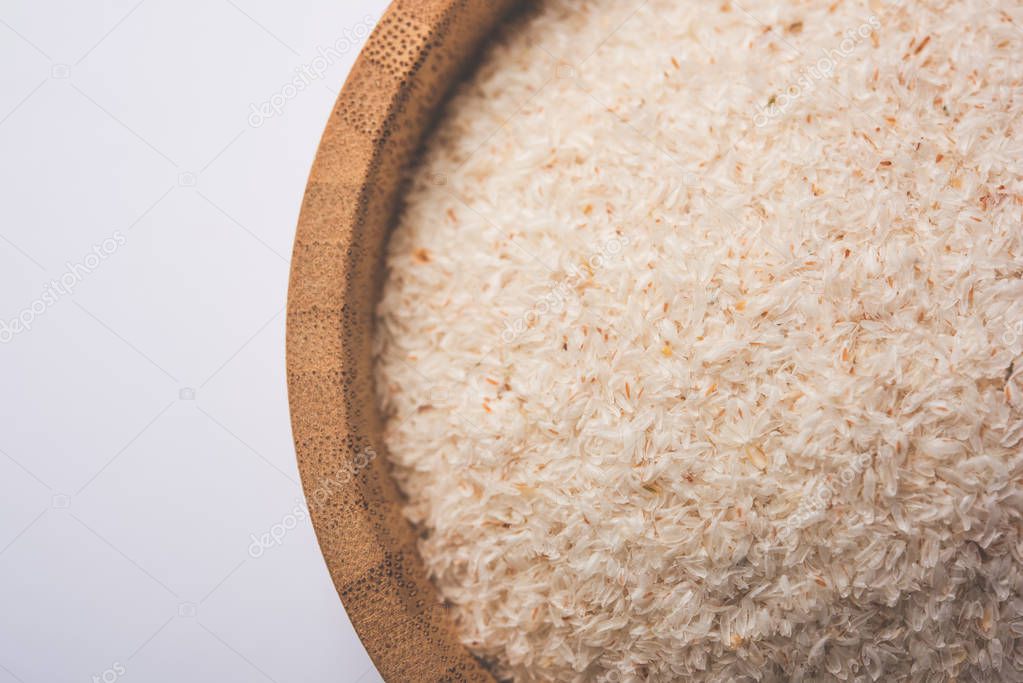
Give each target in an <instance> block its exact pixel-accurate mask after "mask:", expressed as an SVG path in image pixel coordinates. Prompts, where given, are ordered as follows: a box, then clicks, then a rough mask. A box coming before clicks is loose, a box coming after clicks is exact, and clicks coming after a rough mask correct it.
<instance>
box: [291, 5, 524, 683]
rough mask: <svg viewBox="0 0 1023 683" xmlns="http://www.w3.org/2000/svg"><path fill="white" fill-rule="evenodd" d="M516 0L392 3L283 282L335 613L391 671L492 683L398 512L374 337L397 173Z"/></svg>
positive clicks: (389, 674)
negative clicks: (377, 389)
mask: <svg viewBox="0 0 1023 683" xmlns="http://www.w3.org/2000/svg"><path fill="white" fill-rule="evenodd" d="M513 4H516V0H490V1H487V0H397V1H396V2H394V3H393V4H392V5H391V7H390V8H389V9H388V10H387V12H386V13H385V15H384V16H383V18H382V19H381V20H380V23H379V24H378V25H377V27H376V29H375V30H374V31H373V33H372V35H371V36H370V38H369V39H368V41H367V43H366V45H365V47H364V48H363V50H362V53H361V55H360V56H359V58H358V60H357V61H356V63H355V66H354V67H353V69H352V72H351V75H350V76H349V77H348V81H347V82H346V83H345V86H344V89H343V90H342V92H341V94H340V96H339V97H338V100H337V103H336V104H335V107H334V110H333V113H332V115H331V117H330V121H329V122H328V124H327V127H326V130H325V131H324V133H323V138H322V140H321V142H320V147H319V150H318V152H317V155H316V160H315V162H314V164H313V168H312V171H311V173H310V176H309V182H308V185H307V188H306V194H305V199H304V201H303V203H302V212H301V215H300V218H299V224H298V232H297V236H296V239H295V248H294V254H293V258H292V266H291V280H290V285H289V292H288V331H287V353H288V359H287V369H288V391H289V400H290V404H291V420H292V429H293V433H294V439H295V447H296V452H297V455H298V463H299V470H300V471H301V474H302V484H303V488H304V489H305V494H306V498H307V501H308V503H309V508H310V512H311V517H312V521H313V525H314V527H315V528H316V534H317V537H318V539H319V543H320V548H321V550H322V552H323V556H324V558H325V559H326V562H327V567H328V569H329V571H330V574H331V577H332V578H333V581H334V585H335V586H336V588H337V591H338V593H339V595H340V596H341V600H342V602H343V603H344V606H345V609H346V610H347V612H348V615H349V617H350V618H351V620H352V623H353V624H354V626H355V629H356V631H357V632H358V633H359V637H360V638H361V639H362V642H363V644H364V645H365V646H366V649H367V650H368V652H369V654H370V656H371V657H372V659H373V662H374V663H375V664H376V665H377V668H378V669H379V670H380V672H381V673H382V674H383V676H384V678H385V679H386V680H388V681H395V682H402V683H404V682H406V681H408V682H413V683H418V682H420V681H493V680H494V679H493V677H492V676H491V675H490V673H489V672H488V671H487V670H486V669H485V668H484V667H483V666H482V665H481V664H480V663H479V662H478V661H477V660H476V659H475V658H474V657H473V656H472V655H471V654H470V653H469V652H468V651H467V650H466V649H465V648H463V647H462V646H461V645H460V644H459V642H458V640H457V637H456V635H455V630H454V626H453V624H452V622H451V620H450V618H449V615H448V613H447V611H446V610H445V608H444V607H443V606H442V605H441V603H440V601H439V598H438V594H437V592H436V589H435V588H434V586H433V584H432V583H431V582H430V581H429V579H428V577H427V575H426V571H425V569H424V567H423V564H422V561H421V559H420V557H419V555H418V552H417V550H416V535H415V531H414V530H413V529H412V527H411V526H410V525H409V524H408V522H407V521H406V520H405V519H404V517H403V516H402V514H401V494H400V493H399V491H398V489H397V488H396V486H395V484H394V482H393V481H392V479H391V477H390V473H389V466H388V463H387V457H386V449H385V447H384V443H383V439H382V426H383V423H382V420H381V417H380V415H379V414H378V412H377V408H376V406H377V405H378V404H377V401H376V397H375V395H374V386H373V374H372V357H371V335H372V325H373V311H374V308H375V306H376V302H377V298H378V294H379V291H380V287H381V281H382V270H383V268H382V265H383V264H382V252H383V247H384V244H385V241H386V239H387V236H388V232H389V230H390V228H391V226H392V223H393V219H394V211H395V208H396V205H397V199H398V193H399V191H400V187H401V180H402V177H403V173H404V171H405V169H406V167H407V166H408V164H409V163H410V162H411V161H412V159H413V157H414V155H415V153H416V151H417V150H418V149H419V147H420V145H421V143H422V138H423V136H424V134H425V133H426V131H427V130H428V128H429V126H430V124H431V123H432V119H433V117H434V116H435V114H436V113H437V110H438V108H439V106H440V104H441V103H442V101H443V99H444V97H445V95H446V94H447V93H448V91H449V90H450V89H451V87H452V86H453V85H454V84H455V82H456V81H457V79H458V78H459V77H460V76H461V75H462V74H463V73H464V72H465V70H466V69H467V68H468V67H469V66H470V65H471V62H472V61H473V59H474V57H475V55H476V53H477V52H478V50H479V47H480V45H481V43H482V42H483V41H484V40H485V39H486V37H487V36H488V35H490V33H491V32H492V30H493V29H494V27H495V25H496V24H497V22H499V21H500V20H501V18H502V17H503V16H504V15H505V14H506V13H507V11H508V10H509V9H510V8H511V7H512V5H513Z"/></svg>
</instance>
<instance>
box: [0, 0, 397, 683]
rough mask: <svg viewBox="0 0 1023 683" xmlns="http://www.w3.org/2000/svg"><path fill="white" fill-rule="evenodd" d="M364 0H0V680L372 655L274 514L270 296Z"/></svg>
mask: <svg viewBox="0 0 1023 683" xmlns="http://www.w3.org/2000/svg"><path fill="white" fill-rule="evenodd" d="M385 5H386V2H385V1H384V0H343V1H341V2H338V1H337V0H332V1H329V2H328V1H327V0H300V1H298V2H288V3H284V2H272V1H271V0H142V1H141V2H139V0H103V1H100V0H87V1H86V0H62V1H54V0H49V1H46V2H44V1H42V0H0V342H7V343H0V683H8V682H10V681H23V682H25V683H31V682H36V681H38V682H40V683H57V682H61V681H92V680H105V681H107V682H108V683H110V682H111V681H114V680H124V681H267V680H269V681H277V682H279V683H284V682H286V681H295V682H299V681H303V682H305V681H312V682H315V681H331V682H344V681H360V682H366V681H377V680H380V678H379V676H378V674H377V673H376V672H375V670H374V669H373V667H372V665H371V663H370V661H369V658H368V656H367V655H366V653H365V651H364V650H363V648H362V646H361V645H360V644H359V642H358V639H357V637H356V636H355V633H354V632H353V630H352V628H351V626H350V624H349V622H348V620H347V618H346V616H345V614H344V611H343V609H342V607H341V604H340V602H339V600H338V597H337V594H336V592H335V591H334V588H333V585H332V584H331V582H330V578H329V576H328V574H327V571H326V567H325V565H324V562H323V559H322V557H321V556H320V553H319V549H318V547H317V545H316V540H315V536H314V534H313V531H312V528H311V526H310V525H309V523H308V521H307V520H306V519H304V518H303V519H298V518H299V517H303V515H301V514H296V509H298V510H299V511H300V510H301V507H300V506H301V504H302V497H301V491H300V488H299V485H298V471H297V468H296V463H295V456H294V448H293V445H292V441H291V429H290V424H289V418H288V404H287V394H286V387H285V372H284V305H285V298H286V292H287V277H288V263H289V259H290V254H291V244H292V240H293V238H294V230H295V223H296V220H297V216H298V210H299V206H300V202H301V198H302V193H303V190H304V187H305V181H306V176H307V174H308V171H309V167H310V164H311V162H312V159H313V154H314V153H315V150H316V145H317V142H318V140H319V136H320V133H321V132H322V130H323V127H324V125H325V123H326V120H327V118H328V116H329V114H330V110H331V105H332V104H333V101H334V99H335V96H336V94H337V92H338V90H339V89H340V87H341V85H342V83H343V81H344V78H345V75H346V74H347V71H348V69H349V68H350V66H351V63H352V61H353V60H354V58H355V55H356V53H357V51H358V48H359V46H360V45H361V43H362V42H363V39H364V37H365V35H366V33H367V25H369V24H372V23H373V22H374V21H375V20H376V18H377V17H378V16H379V14H380V13H381V12H382V11H383V9H384V7H385ZM335 44H340V45H341V46H342V47H344V46H346V45H349V44H350V45H352V47H351V49H349V50H347V51H345V52H344V54H340V55H337V54H335V53H332V52H330V51H326V52H325V54H326V55H328V58H329V60H330V63H329V68H327V69H326V70H325V72H324V73H323V74H322V77H313V78H312V79H309V77H308V76H306V80H307V81H308V82H309V83H310V85H309V87H307V88H305V89H304V90H302V91H300V92H296V91H293V90H291V89H287V88H285V85H286V84H288V83H289V82H291V81H292V80H293V79H294V78H296V75H297V73H296V69H300V68H302V67H303V66H309V67H311V68H314V69H315V68H320V69H322V67H323V61H322V59H321V60H316V58H317V55H318V48H320V47H323V48H327V47H328V46H332V45H335ZM321 54H323V53H321ZM314 62H315V63H314ZM306 73H307V74H308V73H312V72H309V71H307V72H306ZM275 95H277V98H276V102H277V104H278V105H280V106H279V107H278V108H279V113H277V112H275V113H273V114H272V115H271V116H269V117H257V116H253V115H252V109H251V105H253V104H257V105H258V104H259V103H262V102H265V101H268V100H270V99H271V97H273V96H275ZM285 96H286V97H285ZM282 98H284V99H286V101H285V102H283V103H282V102H281V100H282ZM260 118H264V119H265V120H260ZM254 124H260V125H254ZM104 240H107V242H106V247H104ZM117 242H123V244H118V243H117ZM94 248H98V249H99V250H100V254H101V255H102V258H99V256H98V255H94V256H87V255H90V254H93V253H94V251H93V250H94ZM107 251H110V252H111V253H106V252H107ZM97 261H98V263H97ZM90 264H91V266H93V267H90ZM62 277H64V278H65V280H67V281H68V282H70V283H72V284H71V285H70V289H72V290H73V291H64V292H58V293H57V294H54V292H55V291H56V290H54V289H52V285H48V283H50V282H51V281H52V280H57V281H60V280H61V278H62ZM48 287H50V288H51V289H48ZM19 317H20V318H21V319H22V320H23V321H25V322H26V323H27V324H26V325H25V327H30V329H22V328H21V327H20V326H16V325H12V323H11V321H12V319H16V318H19ZM5 326H6V327H5ZM5 330H6V331H5ZM275 525H280V526H278V527H276V529H277V530H278V531H280V530H281V529H283V528H284V527H285V526H288V527H293V528H290V529H288V530H287V531H286V532H285V533H284V534H283V536H281V534H279V533H278V534H277V536H278V538H280V543H279V544H272V545H269V547H265V548H263V547H260V546H258V545H257V546H253V545H252V544H253V538H254V537H255V538H259V537H260V536H261V535H263V534H266V533H268V532H270V530H271V529H274V528H275ZM254 555H259V556H258V557H254Z"/></svg>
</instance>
